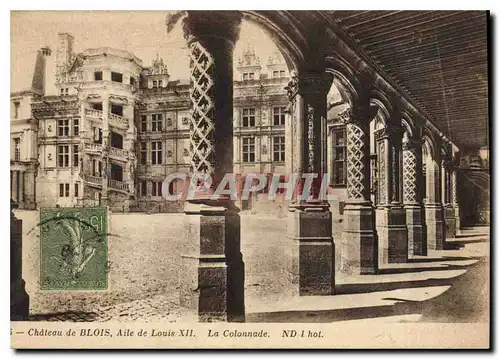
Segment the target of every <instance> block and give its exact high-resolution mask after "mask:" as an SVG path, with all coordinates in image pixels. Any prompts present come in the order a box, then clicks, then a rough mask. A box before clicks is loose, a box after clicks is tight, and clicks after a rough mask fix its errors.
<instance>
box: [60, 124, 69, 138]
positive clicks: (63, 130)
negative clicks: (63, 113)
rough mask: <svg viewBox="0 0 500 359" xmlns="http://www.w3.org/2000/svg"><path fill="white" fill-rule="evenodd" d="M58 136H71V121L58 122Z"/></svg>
mask: <svg viewBox="0 0 500 359" xmlns="http://www.w3.org/2000/svg"><path fill="white" fill-rule="evenodd" d="M57 135H58V136H69V120H59V121H58V122H57Z"/></svg>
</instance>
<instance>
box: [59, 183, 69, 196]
mask: <svg viewBox="0 0 500 359" xmlns="http://www.w3.org/2000/svg"><path fill="white" fill-rule="evenodd" d="M59 197H69V183H59Z"/></svg>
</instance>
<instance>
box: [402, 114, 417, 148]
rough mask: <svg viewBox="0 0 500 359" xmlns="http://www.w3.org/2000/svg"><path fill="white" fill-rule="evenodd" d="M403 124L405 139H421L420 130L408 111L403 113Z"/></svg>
mask: <svg viewBox="0 0 500 359" xmlns="http://www.w3.org/2000/svg"><path fill="white" fill-rule="evenodd" d="M401 126H402V128H403V130H404V134H403V141H405V140H406V141H409V140H415V141H419V140H420V134H419V130H418V128H417V126H416V125H415V121H414V120H413V119H412V117H411V116H410V115H409V114H408V113H407V112H403V113H402V115H401ZM405 137H406V138H405Z"/></svg>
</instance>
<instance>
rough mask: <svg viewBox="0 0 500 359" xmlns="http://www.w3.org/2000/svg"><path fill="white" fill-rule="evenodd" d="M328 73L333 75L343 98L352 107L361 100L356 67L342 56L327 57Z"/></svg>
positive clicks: (334, 82)
mask: <svg viewBox="0 0 500 359" xmlns="http://www.w3.org/2000/svg"><path fill="white" fill-rule="evenodd" d="M326 73H328V74H330V76H332V80H333V84H334V85H335V86H336V87H337V89H338V90H339V92H340V94H341V96H342V100H343V101H344V102H345V103H347V104H349V106H350V107H351V108H353V107H355V106H356V104H357V103H358V102H359V84H358V81H357V79H356V76H355V73H354V69H352V68H351V66H350V65H349V64H348V63H347V62H346V61H344V59H342V58H341V57H340V56H338V57H335V56H328V57H327V58H326Z"/></svg>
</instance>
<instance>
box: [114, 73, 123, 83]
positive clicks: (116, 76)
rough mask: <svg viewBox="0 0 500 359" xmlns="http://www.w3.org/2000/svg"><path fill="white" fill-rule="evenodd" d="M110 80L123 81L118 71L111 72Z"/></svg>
mask: <svg viewBox="0 0 500 359" xmlns="http://www.w3.org/2000/svg"><path fill="white" fill-rule="evenodd" d="M111 81H113V82H123V75H122V74H121V73H119V72H111Z"/></svg>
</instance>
